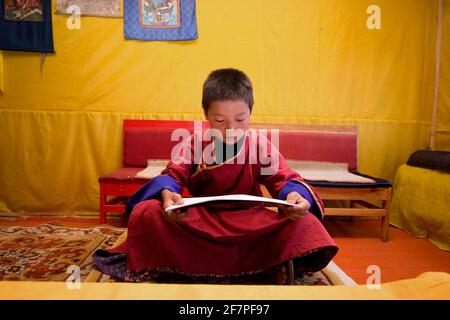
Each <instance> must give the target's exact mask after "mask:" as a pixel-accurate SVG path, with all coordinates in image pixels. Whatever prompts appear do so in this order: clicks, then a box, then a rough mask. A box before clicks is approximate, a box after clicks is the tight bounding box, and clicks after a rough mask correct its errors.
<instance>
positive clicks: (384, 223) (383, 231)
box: [380, 188, 392, 242]
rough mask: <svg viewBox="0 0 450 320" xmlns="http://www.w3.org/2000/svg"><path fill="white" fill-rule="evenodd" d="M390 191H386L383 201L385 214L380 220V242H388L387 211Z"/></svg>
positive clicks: (389, 202)
mask: <svg viewBox="0 0 450 320" xmlns="http://www.w3.org/2000/svg"><path fill="white" fill-rule="evenodd" d="M391 190H392V188H389V190H388V193H389V195H388V197H387V199H386V200H383V209H384V210H386V214H385V215H384V216H383V217H382V218H381V237H380V238H381V241H384V242H387V241H388V240H389V209H390V205H391Z"/></svg>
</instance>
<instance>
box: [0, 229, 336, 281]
mask: <svg viewBox="0 0 450 320" xmlns="http://www.w3.org/2000/svg"><path fill="white" fill-rule="evenodd" d="M124 239H126V229H125V228H114V227H111V226H105V225H102V226H98V227H94V228H68V227H63V226H60V225H58V224H53V223H48V224H41V225H38V226H35V227H2V228H0V280H10V281H17V280H21V281H24V280H25V281H66V280H67V279H68V278H69V277H70V275H71V274H70V272H68V270H70V267H71V266H78V267H79V268H80V280H81V281H82V282H84V281H88V282H114V280H113V279H111V278H109V276H107V275H105V274H102V273H101V272H100V271H98V270H97V269H96V268H95V267H94V265H93V262H92V253H93V252H94V251H95V250H97V249H100V248H101V249H104V248H109V247H113V246H115V245H116V244H118V243H120V242H122V241H123V240H124ZM340 272H341V271H340V270H338V272H337V273H336V272H334V271H331V272H330V270H327V268H326V269H324V270H322V271H320V272H316V273H305V274H297V275H296V278H295V284H296V285H335V284H341V283H340V282H341V281H340V278H342V276H341V275H340V274H339V273H340ZM336 274H337V276H336ZM343 276H344V277H345V274H344V275H343ZM158 282H163V283H195V284H200V283H207V284H268V283H267V281H265V280H264V279H260V278H258V276H247V277H239V278H222V279H212V278H206V277H202V278H189V277H180V276H176V277H175V276H166V277H164V278H162V279H160V281H158Z"/></svg>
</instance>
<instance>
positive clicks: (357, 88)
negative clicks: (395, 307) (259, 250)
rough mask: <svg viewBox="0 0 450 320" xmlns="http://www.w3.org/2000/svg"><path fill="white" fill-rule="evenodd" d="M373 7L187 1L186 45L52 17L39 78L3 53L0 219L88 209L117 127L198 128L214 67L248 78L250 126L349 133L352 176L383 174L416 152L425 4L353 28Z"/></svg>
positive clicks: (409, 3) (401, 4)
mask: <svg viewBox="0 0 450 320" xmlns="http://www.w3.org/2000/svg"><path fill="white" fill-rule="evenodd" d="M446 2H447V3H446V4H447V6H448V1H446ZM53 3H55V2H53ZM372 3H373V1H365V0H317V1H316V0H303V1H299V0H284V1H270V0H247V1H240V0H229V1H226V2H224V1H220V0H199V1H197V22H198V27H199V39H198V40H197V41H187V42H145V41H130V40H125V39H124V36H123V20H122V19H105V18H96V17H83V18H82V20H81V29H80V30H69V29H67V28H66V18H67V17H65V16H59V15H54V16H53V25H54V40H55V48H56V54H55V55H50V56H48V57H47V58H46V60H45V63H44V66H43V69H42V73H41V71H40V60H39V55H38V54H35V53H23V52H6V51H5V52H3V58H4V94H3V95H2V96H0V128H1V132H2V134H1V135H0V145H1V149H0V150H1V151H0V210H1V211H21V210H24V211H59V212H61V211H96V210H97V209H98V204H97V202H98V183H97V178H98V176H99V175H101V174H104V173H106V172H108V171H110V170H114V169H116V168H118V167H120V164H121V143H122V140H121V137H122V133H121V128H122V120H123V119H124V118H149V119H201V118H202V113H201V85H202V82H203V80H204V79H205V78H206V76H207V74H208V73H209V72H210V71H211V70H213V69H215V68H220V67H235V68H240V69H242V70H244V71H245V72H246V73H248V74H249V76H250V77H251V78H252V81H253V84H254V88H255V107H254V114H253V117H254V119H253V121H254V122H266V123H270V122H272V123H273V122H276V123H279V122H289V123H302V124H342V125H356V126H358V128H359V137H360V138H359V169H360V170H361V171H362V172H365V173H368V174H372V175H376V176H379V177H384V178H389V179H392V178H393V176H394V173H395V171H396V169H397V167H398V166H399V165H400V164H402V163H404V162H405V161H406V159H407V157H408V156H409V154H410V153H411V152H412V151H414V150H416V149H418V148H426V146H427V144H428V139H429V128H430V121H431V112H432V102H433V80H434V66H435V58H434V56H435V43H436V30H437V20H436V17H437V0H377V1H376V3H377V4H378V5H379V6H380V8H381V27H382V28H381V30H369V29H368V28H367V27H366V19H367V18H368V16H369V14H367V13H366V10H367V7H368V6H369V5H370V4H372ZM54 5H55V4H54ZM447 101H448V100H447Z"/></svg>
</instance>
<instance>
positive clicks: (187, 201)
mask: <svg viewBox="0 0 450 320" xmlns="http://www.w3.org/2000/svg"><path fill="white" fill-rule="evenodd" d="M183 200H184V204H179V205H173V206H170V207H167V208H166V211H170V210H176V209H180V208H185V207H190V206H194V205H199V204H203V203H205V204H207V203H212V202H217V201H230V202H233V201H249V202H263V203H264V204H268V205H270V204H272V205H276V204H281V205H285V206H290V207H295V204H292V203H289V202H286V201H284V200H278V199H273V198H265V197H257V196H250V195H247V194H230V195H225V196H214V197H193V198H183Z"/></svg>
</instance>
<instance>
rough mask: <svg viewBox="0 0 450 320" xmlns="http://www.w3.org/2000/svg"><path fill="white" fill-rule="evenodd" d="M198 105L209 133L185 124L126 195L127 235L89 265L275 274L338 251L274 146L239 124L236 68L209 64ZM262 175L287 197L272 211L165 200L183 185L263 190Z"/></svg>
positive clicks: (248, 96)
mask: <svg viewBox="0 0 450 320" xmlns="http://www.w3.org/2000/svg"><path fill="white" fill-rule="evenodd" d="M202 105H203V111H204V115H205V117H206V119H207V120H208V122H209V125H210V127H211V129H213V130H214V134H210V135H209V136H208V137H209V139H208V138H206V139H205V137H204V136H203V134H202V136H201V137H200V138H201V144H200V147H201V150H200V151H199V150H198V149H197V150H196V148H198V147H199V145H198V144H197V143H194V140H195V139H194V137H195V134H196V133H194V134H193V135H192V136H191V138H190V139H188V141H187V142H186V144H187V145H186V146H187V147H188V148H184V149H182V150H183V152H181V154H180V155H179V157H177V159H172V160H171V161H169V163H168V165H167V168H166V169H165V170H163V171H162V172H161V175H159V176H157V177H155V178H153V179H152V180H151V181H150V182H148V183H147V184H146V185H144V186H143V187H142V188H141V189H140V190H138V192H136V194H134V195H133V196H132V197H131V198H130V200H129V202H128V204H127V212H128V213H130V217H129V222H128V237H127V241H126V242H125V243H123V244H121V245H119V246H118V247H117V248H114V249H112V250H108V251H105V250H99V251H97V252H96V253H95V255H94V261H95V263H96V265H97V267H98V268H99V269H100V270H101V271H103V272H104V273H107V274H109V275H111V276H112V277H114V278H117V279H121V280H125V281H135V282H140V281H152V280H158V278H161V277H162V276H164V275H167V274H182V275H189V276H192V277H198V276H210V277H227V276H238V275H247V274H260V273H261V274H264V273H266V274H273V271H274V270H275V271H276V272H275V274H276V275H277V276H276V277H275V279H274V281H275V282H276V283H280V284H282V283H283V282H284V281H285V280H286V276H285V275H284V273H283V271H284V267H283V266H284V263H285V262H286V261H289V260H293V262H294V267H295V270H296V272H307V271H309V272H315V271H319V270H321V269H323V268H324V267H325V266H326V265H327V264H328V263H329V262H330V260H331V259H332V258H333V256H334V255H335V254H336V252H337V247H336V245H335V243H334V242H333V240H332V239H331V237H330V236H329V235H328V233H327V231H326V230H325V228H324V227H323V226H322V224H321V222H320V220H321V219H322V218H323V204H322V202H321V200H320V198H319V197H318V195H317V194H316V193H315V192H314V190H313V189H312V188H311V187H310V186H309V185H308V184H306V183H305V182H304V181H303V179H302V178H301V176H300V175H299V174H298V173H297V172H296V171H294V170H293V169H291V168H290V167H289V166H288V165H287V163H286V161H285V159H284V158H283V157H282V155H281V154H280V153H279V152H278V149H277V148H276V146H275V145H274V144H273V143H271V142H270V141H269V140H268V139H267V138H266V137H265V136H264V135H263V134H260V133H255V132H254V131H251V130H249V129H248V128H249V122H250V116H251V112H252V107H253V89H252V84H251V82H250V80H249V78H248V77H247V76H246V75H245V74H244V73H243V72H241V71H239V70H236V69H219V70H215V71H213V72H212V73H211V74H210V75H209V76H208V78H207V79H206V81H205V83H204V85H203V98H202ZM211 137H212V138H211ZM186 150H187V151H186ZM211 159H212V161H211ZM261 185H264V186H265V187H266V188H267V190H268V191H269V192H270V194H271V196H272V197H273V198H278V199H281V200H286V201H288V202H290V203H293V204H296V205H295V206H291V207H290V206H280V207H279V209H278V213H277V212H275V211H273V210H270V209H268V208H265V207H262V206H244V207H242V206H236V207H231V208H230V206H226V207H221V206H220V205H219V206H192V207H187V208H184V211H181V210H179V209H178V210H175V211H173V210H172V211H166V210H164V209H165V208H167V207H169V206H171V205H174V204H182V203H183V199H182V196H181V192H182V189H183V188H187V189H188V191H189V192H190V194H191V195H192V196H218V195H229V194H247V195H253V196H262V192H261ZM283 275H284V276H283Z"/></svg>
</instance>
